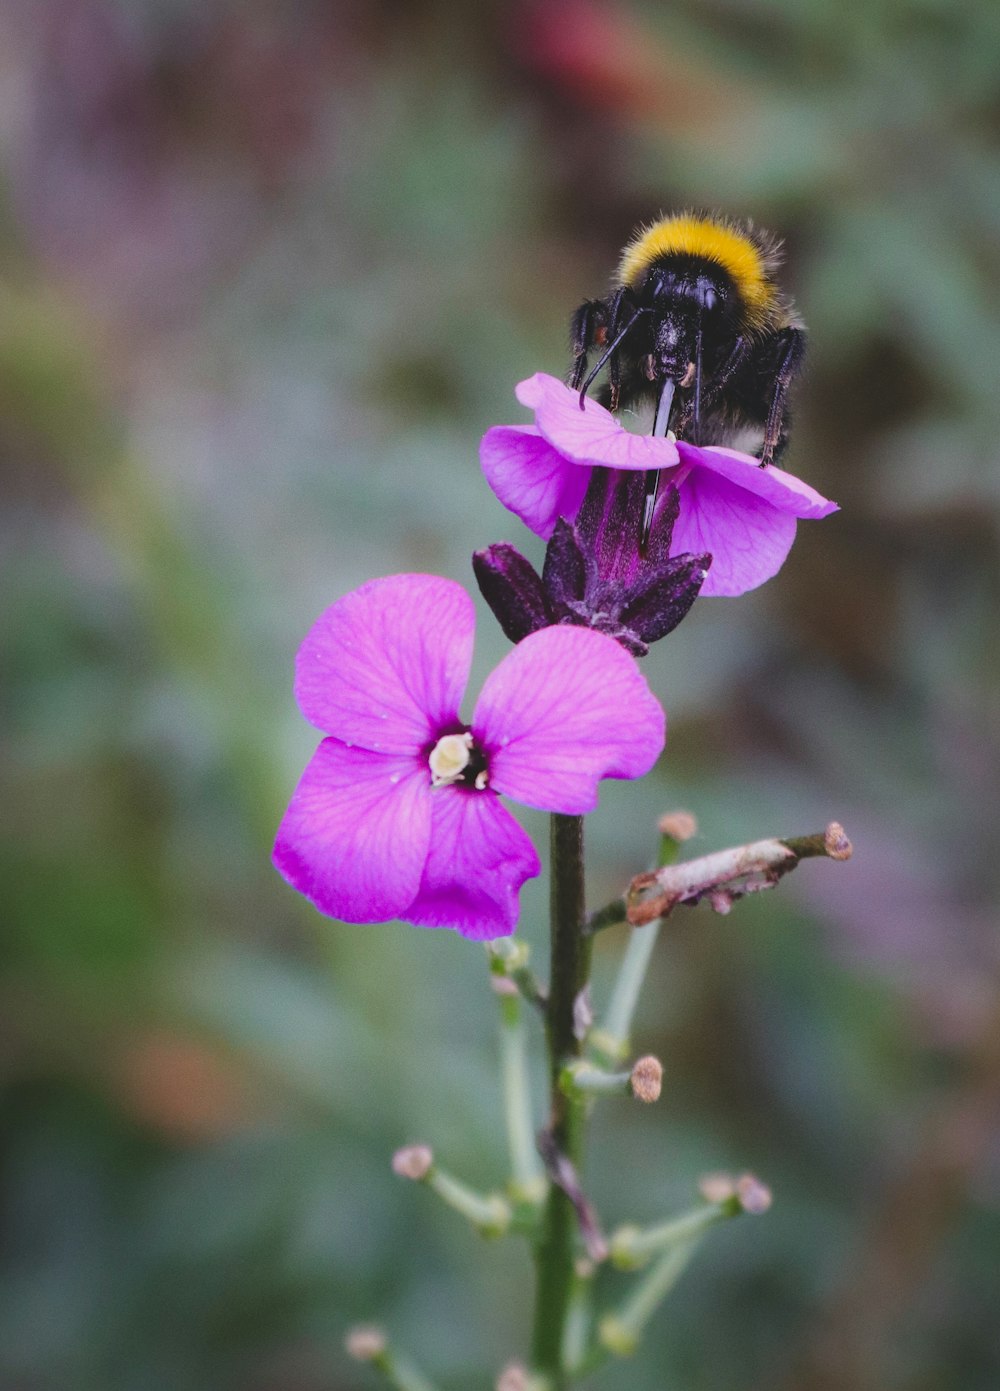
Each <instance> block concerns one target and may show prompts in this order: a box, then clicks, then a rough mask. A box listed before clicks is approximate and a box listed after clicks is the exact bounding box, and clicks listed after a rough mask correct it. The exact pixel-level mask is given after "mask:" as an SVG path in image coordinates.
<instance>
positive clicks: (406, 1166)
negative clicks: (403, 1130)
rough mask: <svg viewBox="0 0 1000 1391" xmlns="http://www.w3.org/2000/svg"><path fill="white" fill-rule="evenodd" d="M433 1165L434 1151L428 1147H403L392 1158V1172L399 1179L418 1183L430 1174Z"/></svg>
mask: <svg viewBox="0 0 1000 1391" xmlns="http://www.w3.org/2000/svg"><path fill="white" fill-rule="evenodd" d="M433 1163H434V1151H433V1150H432V1149H431V1147H430V1145H404V1146H403V1148H402V1149H401V1150H397V1151H396V1153H395V1154H394V1155H393V1156H392V1171H393V1173H394V1174H398V1175H399V1176H400V1178H410V1179H413V1180H414V1182H419V1181H420V1179H424V1178H426V1177H427V1175H428V1174H429V1173H430V1171H431V1165H432V1164H433Z"/></svg>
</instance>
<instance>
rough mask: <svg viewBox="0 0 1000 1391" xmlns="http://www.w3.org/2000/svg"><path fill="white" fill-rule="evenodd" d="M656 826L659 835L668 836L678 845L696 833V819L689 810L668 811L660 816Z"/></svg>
mask: <svg viewBox="0 0 1000 1391" xmlns="http://www.w3.org/2000/svg"><path fill="white" fill-rule="evenodd" d="M656 826H657V830H658V831H659V832H660V835H661V836H669V837H670V839H671V840H676V841H677V843H678V844H679V845H683V843H684V842H685V841H686V840H691V839H692V837H693V836H696V835H697V834H698V821H697V819H696V818H695V817H694V816H692V815H691V813H690V812H689V811H668V812H667V813H666V815H665V816H661V817H660V819H659V821H658V822H657V823H656Z"/></svg>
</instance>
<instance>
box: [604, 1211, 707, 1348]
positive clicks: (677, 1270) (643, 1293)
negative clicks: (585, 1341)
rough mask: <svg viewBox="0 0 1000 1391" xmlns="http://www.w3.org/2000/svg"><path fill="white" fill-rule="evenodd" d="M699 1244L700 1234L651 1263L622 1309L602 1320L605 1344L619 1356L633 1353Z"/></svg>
mask: <svg viewBox="0 0 1000 1391" xmlns="http://www.w3.org/2000/svg"><path fill="white" fill-rule="evenodd" d="M697 1246H698V1238H697V1237H696V1238H694V1239H693V1240H689V1241H685V1242H680V1243H679V1244H678V1245H676V1246H671V1247H669V1248H668V1249H667V1250H666V1251H665V1252H664V1253H663V1255H662V1256H661V1257H660V1258H659V1260H658V1261H656V1262H655V1264H654V1265H652V1266H650V1268H649V1271H648V1273H647V1274H646V1275H644V1276H643V1278H642V1279H641V1280H640V1281H639V1283H638V1285H637V1286H636V1288H635V1289H634V1291H633V1292H632V1294H631V1296H630V1297H629V1298H628V1299H627V1300H626V1301H625V1303H624V1304H623V1305H622V1307H621V1308H620V1309H619V1310H618V1312H617V1313H614V1314H609V1315H608V1316H607V1317H606V1318H603V1319H602V1320H601V1322H600V1326H599V1329H598V1336H599V1338H600V1342H601V1344H602V1346H603V1347H605V1348H607V1350H608V1351H609V1352H612V1353H614V1354H615V1355H616V1356H618V1357H630V1356H631V1355H632V1353H633V1352H634V1351H635V1349H636V1346H637V1344H638V1342H639V1339H640V1337H641V1336H642V1332H643V1329H644V1328H645V1326H646V1324H647V1323H648V1322H649V1319H650V1317H651V1316H652V1315H653V1313H655V1311H656V1309H657V1307H658V1306H659V1305H660V1304H662V1303H663V1301H664V1299H666V1297H667V1295H668V1294H669V1293H670V1291H671V1290H672V1289H673V1287H674V1285H676V1283H677V1281H678V1280H679V1279H680V1277H681V1276H682V1275H683V1273H684V1271H685V1270H686V1269H687V1265H688V1262H689V1261H690V1260H691V1257H692V1256H693V1255H694V1253H695V1248H696V1247H697Z"/></svg>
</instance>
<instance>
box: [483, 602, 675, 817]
mask: <svg viewBox="0 0 1000 1391" xmlns="http://www.w3.org/2000/svg"><path fill="white" fill-rule="evenodd" d="M472 728H473V732H474V734H475V736H476V739H477V741H478V742H479V743H480V745H481V746H482V747H483V748H484V749H485V750H486V752H487V755H488V758H489V774H490V786H491V787H493V788H494V789H495V790H496V791H497V792H503V793H505V794H507V795H508V796H510V797H514V798H516V800H517V801H519V802H524V803H526V804H527V805H528V806H531V807H541V808H542V809H543V810H544V811H561V812H567V813H571V814H574V815H575V814H579V813H581V812H586V811H592V810H593V809H594V807H595V806H596V805H597V784H598V782H599V781H600V779H601V778H638V777H641V776H642V775H643V773H647V772H648V771H649V770H650V768H651V767H652V766H653V764H654V763H655V762H656V760H657V758H658V757H659V754H660V750H661V749H662V748H663V740H664V731H665V716H664V714H663V710H662V709H661V708H660V705H659V703H658V701H657V700H656V698H655V697H654V696H653V694H652V692H651V691H650V689H649V687H648V686H647V684H646V681H645V678H644V677H643V676H642V673H641V672H640V671H639V668H638V667H637V666H636V664H635V660H634V659H633V658H632V657H631V656H629V654H628V653H627V652H626V651H625V650H624V648H622V647H620V646H619V644H618V643H617V642H615V640H614V639H613V638H609V637H605V636H604V634H603V633H597V632H594V631H593V630H591V629H589V628H576V627H555V628H544V629H543V630H542V631H541V632H539V633H532V634H531V636H530V637H527V638H525V639H524V641H523V642H521V643H519V644H518V645H517V647H515V648H514V650H513V652H509V653H508V654H507V656H506V657H505V658H504V659H503V661H502V662H501V663H500V665H499V666H498V667H497V668H496V670H495V671H494V672H493V673H492V674H491V675H490V676H488V677H487V679H486V682H485V684H484V686H483V690H482V694H481V695H480V697H479V701H478V702H477V704H476V709H475V713H474V715H473V717H472Z"/></svg>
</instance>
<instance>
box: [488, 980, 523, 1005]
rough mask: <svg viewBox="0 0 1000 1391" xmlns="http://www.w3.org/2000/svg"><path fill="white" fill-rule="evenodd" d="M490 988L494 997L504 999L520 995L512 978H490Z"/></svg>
mask: <svg viewBox="0 0 1000 1391" xmlns="http://www.w3.org/2000/svg"><path fill="white" fill-rule="evenodd" d="M490 986H491V988H492V990H493V993H494V995H501V996H502V997H503V998H504V999H508V1000H509V999H510V998H511V996H513V995H517V994H519V993H520V992H519V990H518V988H517V985H516V983H515V982H514V981H512V980H511V978H510V976H490Z"/></svg>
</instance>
